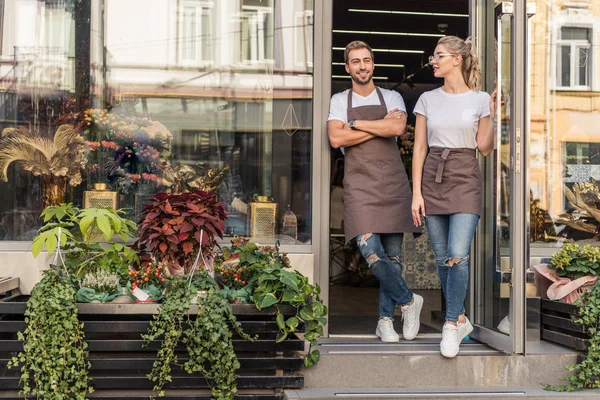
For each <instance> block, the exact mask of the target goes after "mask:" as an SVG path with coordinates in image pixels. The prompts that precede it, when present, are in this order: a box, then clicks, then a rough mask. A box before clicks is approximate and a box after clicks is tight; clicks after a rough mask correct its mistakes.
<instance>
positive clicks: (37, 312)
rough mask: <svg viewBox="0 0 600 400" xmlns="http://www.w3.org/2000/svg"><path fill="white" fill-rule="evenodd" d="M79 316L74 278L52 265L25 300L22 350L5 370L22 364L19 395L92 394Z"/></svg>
mask: <svg viewBox="0 0 600 400" xmlns="http://www.w3.org/2000/svg"><path fill="white" fill-rule="evenodd" d="M77 315H78V310H77V307H76V305H75V289H74V286H73V284H72V282H70V281H69V280H68V279H66V278H64V277H61V276H59V273H58V272H57V271H56V270H54V269H49V270H46V271H44V272H43V277H42V280H41V281H40V282H39V283H38V284H37V285H35V287H34V288H33V291H32V292H31V298H30V299H29V301H28V302H27V311H26V312H25V322H26V323H27V329H25V332H24V333H21V332H19V334H18V337H19V340H22V341H23V351H21V352H20V353H19V354H18V355H17V356H16V357H14V358H13V359H12V361H11V362H9V368H16V367H18V366H21V384H22V385H23V389H22V394H23V395H25V396H35V397H36V398H38V399H45V400H63V399H71V398H75V399H85V398H86V394H87V393H91V392H93V388H92V387H91V386H90V382H91V378H90V377H89V375H88V370H89V368H90V364H89V362H87V361H86V358H87V356H88V351H87V344H86V343H85V342H84V332H83V323H82V322H79V320H78V317H77Z"/></svg>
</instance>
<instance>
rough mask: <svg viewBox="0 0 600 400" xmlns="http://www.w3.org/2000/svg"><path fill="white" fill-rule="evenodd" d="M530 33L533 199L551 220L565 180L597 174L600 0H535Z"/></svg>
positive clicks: (561, 205) (562, 204) (560, 205)
mask: <svg viewBox="0 0 600 400" xmlns="http://www.w3.org/2000/svg"><path fill="white" fill-rule="evenodd" d="M536 7H537V10H536V15H535V16H534V17H533V18H532V28H533V29H532V32H531V38H532V40H531V78H530V81H531V100H530V107H531V112H530V118H531V153H530V161H531V164H530V165H531V169H530V180H531V190H532V195H533V198H536V199H539V200H540V206H541V208H542V209H544V210H548V213H549V214H550V217H551V218H553V219H556V218H557V217H558V216H559V215H560V214H562V213H564V212H565V210H568V209H570V208H571V207H570V205H569V204H568V202H567V200H566V198H565V189H564V185H565V183H566V184H567V185H569V186H572V183H573V182H582V181H587V180H588V179H589V178H590V177H593V178H595V179H599V178H600V155H598V153H599V152H600V102H599V101H600V95H599V94H598V92H599V91H600V79H599V77H600V74H599V71H600V69H599V68H600V52H598V51H597V49H598V47H599V46H600V36H599V35H598V33H599V32H600V3H598V2H594V1H582V2H569V1H550V2H546V1H537V2H536Z"/></svg>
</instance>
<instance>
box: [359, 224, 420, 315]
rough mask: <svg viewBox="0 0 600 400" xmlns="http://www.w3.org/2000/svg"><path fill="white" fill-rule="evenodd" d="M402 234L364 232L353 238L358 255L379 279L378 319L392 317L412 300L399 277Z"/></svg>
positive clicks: (408, 290) (400, 272)
mask: <svg viewBox="0 0 600 400" xmlns="http://www.w3.org/2000/svg"><path fill="white" fill-rule="evenodd" d="M403 239H404V235H403V234H402V233H366V234H364V235H359V236H357V237H356V243H357V244H358V249H359V250H360V254H361V255H362V256H363V257H364V258H365V260H367V264H368V265H369V269H370V270H371V272H372V273H373V275H375V276H376V277H377V279H379V318H383V317H388V318H393V317H394V308H396V306H397V305H399V304H408V303H410V302H411V301H412V297H413V293H412V292H411V291H410V289H409V288H408V286H407V285H406V282H405V281H404V278H403V277H402V261H401V260H402V240H403Z"/></svg>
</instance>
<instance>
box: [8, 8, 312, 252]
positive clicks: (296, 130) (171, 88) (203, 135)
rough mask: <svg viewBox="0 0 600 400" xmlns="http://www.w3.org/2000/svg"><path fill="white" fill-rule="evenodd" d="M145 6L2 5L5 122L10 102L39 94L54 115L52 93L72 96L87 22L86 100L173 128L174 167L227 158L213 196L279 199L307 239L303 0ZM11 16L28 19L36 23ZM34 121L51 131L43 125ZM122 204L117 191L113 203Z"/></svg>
mask: <svg viewBox="0 0 600 400" xmlns="http://www.w3.org/2000/svg"><path fill="white" fill-rule="evenodd" d="M147 3H148V2H146V1H141V0H134V1H127V2H121V1H116V0H102V1H96V2H92V6H91V8H85V7H78V6H73V4H72V2H70V1H66V2H44V1H42V2H36V1H28V0H22V1H15V2H6V3H3V7H4V14H3V15H4V18H5V23H4V25H3V30H4V34H3V36H2V60H3V63H2V64H1V65H0V75H1V76H2V81H0V85H1V86H2V87H3V88H4V93H3V95H4V96H5V98H6V99H7V101H5V102H4V104H5V107H3V110H2V111H3V112H4V117H5V119H4V120H5V126H10V125H11V124H12V123H13V121H17V123H20V124H22V123H24V122H25V120H24V119H23V118H22V116H20V115H19V112H18V111H17V109H18V108H19V105H18V104H25V103H27V104H30V105H32V107H29V108H35V107H36V104H35V103H36V102H37V101H38V99H41V100H42V101H45V102H47V103H49V104H48V105H46V106H45V107H54V109H53V110H52V112H53V113H58V112H60V111H59V110H58V108H60V107H59V106H58V103H59V102H60V100H61V99H60V97H61V96H63V95H65V94H66V95H67V96H70V95H72V94H73V93H74V92H75V93H78V88H77V86H78V85H79V86H80V87H82V86H83V85H82V83H81V68H83V69H85V65H84V66H83V67H82V66H81V63H80V64H76V61H77V60H76V53H77V45H80V44H81V41H82V40H86V39H87V37H86V36H85V35H84V34H82V31H84V30H85V29H86V26H84V25H82V24H81V23H79V24H76V23H75V21H76V20H77V18H79V17H83V18H89V21H90V24H89V27H87V28H89V30H90V31H91V32H92V34H91V37H89V43H88V45H87V46H88V47H89V54H88V55H87V57H89V64H90V65H89V71H90V75H91V76H90V78H89V85H90V90H91V93H92V97H91V99H90V100H88V102H89V103H90V104H91V107H92V108H104V107H105V106H108V107H109V108H110V109H111V111H110V112H113V113H119V114H121V115H123V114H125V115H137V116H142V117H149V118H151V119H152V120H154V121H159V122H161V123H162V124H164V125H165V126H166V127H167V128H168V129H169V130H170V131H171V133H172V134H173V157H172V161H173V162H176V163H177V162H182V163H188V164H196V163H199V162H202V163H208V164H209V165H210V166H213V167H223V166H224V165H230V167H231V168H230V172H229V175H228V176H227V177H226V178H225V180H224V183H225V184H224V188H223V193H222V194H223V196H224V200H226V201H227V202H228V203H229V204H231V202H232V201H233V199H234V198H238V199H239V200H241V201H243V202H245V203H248V202H250V201H251V200H252V197H253V196H254V195H267V196H269V197H273V199H274V200H275V201H276V202H278V203H279V205H280V207H279V208H280V209H284V210H285V208H286V206H287V205H288V204H290V205H291V208H292V209H293V211H294V212H295V213H296V215H298V216H299V219H300V221H302V222H301V224H300V231H299V239H300V240H302V241H304V242H306V243H310V233H309V232H310V226H309V225H310V224H307V221H310V206H309V203H308V202H307V201H306V198H304V197H302V196H298V193H302V192H304V193H307V194H308V193H309V191H310V190H309V187H308V186H307V185H306V184H304V183H302V182H305V183H308V182H309V175H308V174H310V143H311V140H310V138H311V127H312V68H313V65H312V54H313V51H312V43H313V39H312V32H313V29H312V13H313V11H312V8H313V7H312V2H306V1H293V2H286V4H285V5H282V6H281V7H279V6H278V7H275V6H274V1H273V0H268V1H255V0H231V1H219V2H207V1H195V0H186V1H153V2H152V7H147ZM132 15H135V19H132V18H131V16H132ZM19 21H35V25H36V26H38V27H39V29H38V30H30V29H24V26H25V25H27V24H25V23H20V22H19ZM276 27H277V29H276ZM87 42H88V41H86V43H87ZM81 47H84V48H85V47H86V46H85V44H84V45H83V46H81ZM288 50H289V51H288ZM77 65H79V66H77ZM76 68H79V70H77V72H76V71H75V69H76ZM76 75H77V76H76ZM17 103H18V104H17ZM9 104H11V107H10V109H9V107H6V106H7V105H9ZM53 118H55V117H51V118H48V121H46V125H48V124H47V123H48V122H50V121H51V120H52V119H53ZM37 123H38V124H41V126H40V129H41V130H44V129H45V130H46V131H47V133H48V134H52V132H51V131H52V128H51V127H49V126H46V127H44V126H43V125H44V121H43V120H42V121H38V122H37ZM290 160H291V161H292V162H291V163H290ZM23 183H24V182H23ZM92 183H93V182H88V186H89V185H91V184H92ZM34 185H35V183H34ZM293 190H295V195H294V196H293V195H292V193H293ZM13 194H14V190H13V191H12V193H7V194H5V196H6V197H7V202H5V203H3V204H5V205H6V207H7V208H8V209H10V208H18V207H25V208H28V209H32V208H33V209H35V208H37V207H36V205H35V204H34V202H29V203H27V204H18V203H19V202H18V200H17V199H14V198H12V197H13ZM9 197H10V199H9ZM76 201H78V200H76ZM129 203H130V200H129V199H125V200H124V199H123V198H122V201H121V204H120V205H121V206H131V204H129ZM0 210H1V209H0ZM234 210H235V209H234V208H230V211H232V212H234ZM33 212H34V213H37V212H38V210H34V211H33ZM236 221H237V222H236ZM244 221H246V218H245V216H243V215H241V216H236V215H235V214H234V215H232V218H230V222H231V224H232V230H231V232H233V233H236V234H245V233H247V232H246V231H247V228H248V227H247V226H245V222H244ZM278 222H279V221H274V223H276V224H277V223H278ZM281 239H285V238H281Z"/></svg>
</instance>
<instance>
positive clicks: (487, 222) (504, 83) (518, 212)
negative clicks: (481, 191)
mask: <svg viewBox="0 0 600 400" xmlns="http://www.w3.org/2000/svg"><path fill="white" fill-rule="evenodd" d="M488 12H493V16H494V17H493V33H494V35H493V36H491V35H490V36H488V37H487V38H486V39H484V40H481V41H480V43H481V44H482V45H483V46H486V48H487V49H488V50H490V51H488V52H487V57H488V59H489V61H492V60H493V62H488V63H487V68H486V69H487V70H486V71H485V72H486V73H487V74H488V75H489V74H493V76H494V82H493V87H495V88H496V90H497V92H498V93H499V94H501V96H502V99H503V100H504V106H503V105H502V104H501V103H500V102H498V109H497V111H496V119H495V121H493V123H494V124H495V125H496V138H495V142H496V145H495V149H494V152H493V153H492V154H490V156H488V157H487V160H486V161H485V165H484V170H485V174H484V176H485V183H484V185H485V199H484V203H485V206H484V220H483V222H482V225H481V227H480V230H479V232H478V234H477V237H476V242H477V244H476V246H475V249H476V251H477V252H478V253H479V254H478V257H476V259H477V260H478V264H477V266H476V267H475V268H473V276H472V278H473V279H472V280H471V290H472V297H471V298H472V299H473V302H472V304H471V308H472V309H471V312H472V314H471V315H473V317H474V318H473V320H474V322H475V324H474V325H475V330H474V332H473V334H472V336H473V338H475V339H477V340H479V341H480V342H483V343H486V344H488V345H490V346H492V347H494V348H497V349H499V350H502V351H505V352H507V353H523V351H524V341H525V315H526V313H525V300H526V299H525V281H526V269H527V266H528V265H529V263H528V260H529V256H528V246H527V244H528V242H529V240H528V235H529V225H528V224H527V223H524V221H528V217H527V216H528V205H529V199H528V197H529V193H528V190H527V158H526V157H524V155H525V154H527V152H526V150H527V142H528V139H527V118H526V115H527V109H526V101H525V99H526V98H527V97H526V91H527V85H528V82H527V20H528V13H527V5H526V1H525V0H515V1H514V2H497V3H496V5H495V7H494V9H493V10H488ZM490 31H491V29H489V30H488V32H489V33H491V32H490ZM491 49H493V51H491ZM488 82H489V81H488ZM493 90H494V89H493V88H490V90H489V91H490V92H492V91H493Z"/></svg>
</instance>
